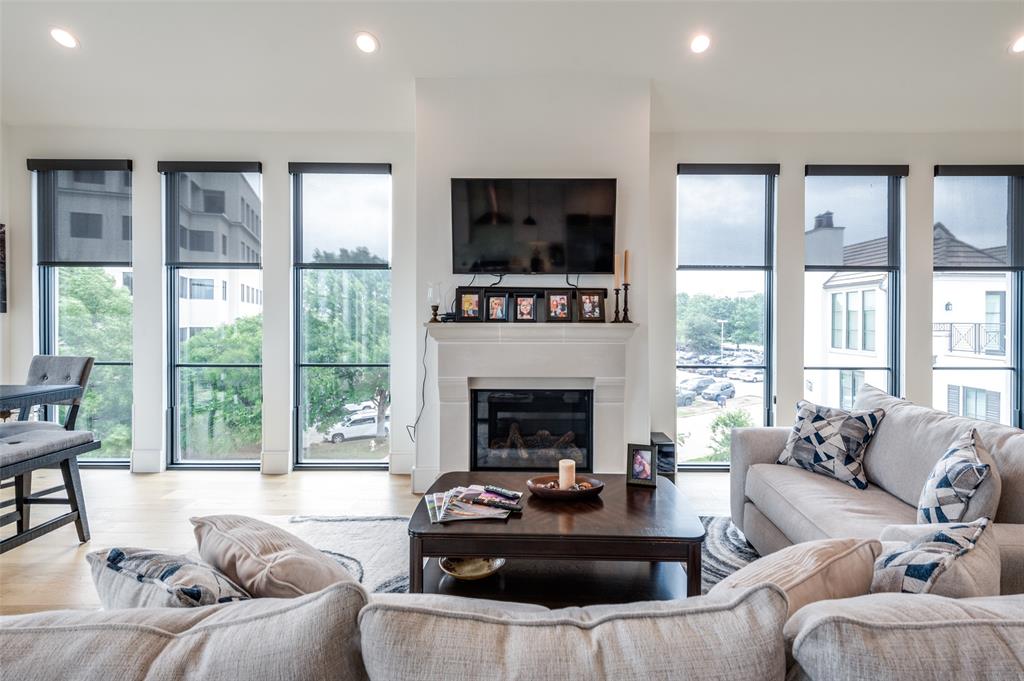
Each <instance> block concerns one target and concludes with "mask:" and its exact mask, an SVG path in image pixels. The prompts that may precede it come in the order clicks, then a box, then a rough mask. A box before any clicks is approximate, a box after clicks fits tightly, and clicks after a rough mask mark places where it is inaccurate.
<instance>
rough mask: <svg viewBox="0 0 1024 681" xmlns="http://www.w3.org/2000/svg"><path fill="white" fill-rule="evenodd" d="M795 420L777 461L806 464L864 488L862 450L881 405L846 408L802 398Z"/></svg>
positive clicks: (814, 470) (879, 416)
mask: <svg viewBox="0 0 1024 681" xmlns="http://www.w3.org/2000/svg"><path fill="white" fill-rule="evenodd" d="M796 410H797V411H796V423H795V424H794V425H793V432H791V433H790V434H789V440H788V441H787V442H786V448H785V449H784V450H782V454H781V455H780V456H779V461H778V463H782V464H787V465H789V466H797V467H799V468H805V469H807V470H809V471H811V472H812V473H820V474H822V475H827V476H829V477H830V478H835V479H836V480H839V481H840V482H845V483H846V484H847V485H850V486H852V487H856V488H857V489H865V488H866V487H867V486H868V479H867V477H865V475H864V450H865V449H866V448H867V446H868V442H870V441H871V437H872V436H873V435H874V434H875V430H876V429H877V428H878V424H879V423H881V421H882V418H883V417H885V410H884V409H873V410H871V411H854V412H849V411H845V410H843V409H835V408H833V407H822V406H819V405H817V404H812V403H811V402H808V401H806V400H801V401H800V402H798V403H797V405H796Z"/></svg>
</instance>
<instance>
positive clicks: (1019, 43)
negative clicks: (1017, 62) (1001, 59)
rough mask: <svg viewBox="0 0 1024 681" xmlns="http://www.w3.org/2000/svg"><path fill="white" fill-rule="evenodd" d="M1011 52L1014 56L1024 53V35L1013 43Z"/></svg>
mask: <svg viewBox="0 0 1024 681" xmlns="http://www.w3.org/2000/svg"><path fill="white" fill-rule="evenodd" d="M1010 52H1013V53H1014V54H1020V53H1021V52H1024V35H1022V36H1021V37H1019V38H1017V39H1016V40H1014V41H1013V44H1012V45H1010Z"/></svg>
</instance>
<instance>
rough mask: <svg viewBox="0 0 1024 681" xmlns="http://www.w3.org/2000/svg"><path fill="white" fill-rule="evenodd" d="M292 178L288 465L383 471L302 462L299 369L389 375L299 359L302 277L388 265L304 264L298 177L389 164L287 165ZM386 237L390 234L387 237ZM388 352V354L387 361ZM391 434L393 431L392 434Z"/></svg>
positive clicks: (360, 171) (362, 365)
mask: <svg viewBox="0 0 1024 681" xmlns="http://www.w3.org/2000/svg"><path fill="white" fill-rule="evenodd" d="M288 173H289V174H290V175H291V179H292V309H293V310H294V314H293V315H292V317H293V320H292V322H293V323H292V333H293V337H292V342H293V347H294V348H295V359H294V361H293V362H292V386H293V391H294V394H295V400H294V405H293V407H292V425H293V427H292V430H293V432H294V437H293V439H292V445H293V447H294V449H295V452H294V454H293V456H292V466H293V467H294V468H297V469H305V470H387V469H388V467H389V465H390V462H389V461H379V462H359V461H322V462H316V463H309V462H305V461H303V460H302V445H303V429H302V402H301V400H302V370H303V369H307V368H311V367H312V368H342V369H373V368H386V369H387V370H388V377H389V380H390V376H391V362H390V361H389V362H387V363H382V362H305V361H303V359H302V274H303V272H304V271H306V270H364V271H365V270H386V271H388V272H391V270H392V263H391V259H390V258H389V259H388V262H387V263H343V262H321V263H313V262H306V261H304V260H303V257H302V253H303V251H302V176H303V175H305V174H315V173H319V174H334V175H346V174H347V175H391V174H392V173H391V164H390V163H289V164H288ZM389 236H390V235H389ZM390 358H391V353H390V351H389V352H388V359H389V360H390ZM392 433H393V431H392Z"/></svg>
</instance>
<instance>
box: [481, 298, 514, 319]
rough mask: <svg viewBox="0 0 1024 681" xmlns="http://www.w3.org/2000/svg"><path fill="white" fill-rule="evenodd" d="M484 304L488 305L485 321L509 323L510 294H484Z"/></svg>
mask: <svg viewBox="0 0 1024 681" xmlns="http://www.w3.org/2000/svg"><path fill="white" fill-rule="evenodd" d="M484 303H485V304H486V308H485V311H484V321H488V322H507V321H508V320H509V315H508V293H505V292H499V293H491V292H489V291H488V292H487V293H485V294H484Z"/></svg>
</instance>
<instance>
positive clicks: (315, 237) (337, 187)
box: [300, 173, 391, 263]
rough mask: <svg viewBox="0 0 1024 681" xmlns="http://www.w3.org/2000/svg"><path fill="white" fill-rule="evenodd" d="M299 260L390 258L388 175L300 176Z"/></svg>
mask: <svg viewBox="0 0 1024 681" xmlns="http://www.w3.org/2000/svg"><path fill="white" fill-rule="evenodd" d="M300 200H301V201H302V262H311V263H318V262H339V263H387V262H389V261H390V260H391V175H383V174H376V175H354V174H352V175H349V174H326V173H324V174H322V173H306V174H303V175H302V196H301V197H300Z"/></svg>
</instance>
